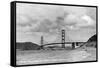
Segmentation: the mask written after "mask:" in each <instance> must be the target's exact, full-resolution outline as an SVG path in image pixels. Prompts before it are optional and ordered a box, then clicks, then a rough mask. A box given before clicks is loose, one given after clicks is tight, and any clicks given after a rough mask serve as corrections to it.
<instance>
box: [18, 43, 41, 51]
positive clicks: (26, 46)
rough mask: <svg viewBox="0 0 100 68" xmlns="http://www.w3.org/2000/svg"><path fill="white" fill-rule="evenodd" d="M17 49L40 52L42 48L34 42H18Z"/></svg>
mask: <svg viewBox="0 0 100 68" xmlns="http://www.w3.org/2000/svg"><path fill="white" fill-rule="evenodd" d="M16 49H20V50H38V49H40V46H39V45H38V44H35V43H32V42H17V43H16Z"/></svg>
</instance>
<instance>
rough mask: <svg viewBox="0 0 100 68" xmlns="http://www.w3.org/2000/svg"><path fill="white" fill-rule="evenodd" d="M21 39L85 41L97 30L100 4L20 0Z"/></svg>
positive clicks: (19, 35)
mask: <svg viewBox="0 0 100 68" xmlns="http://www.w3.org/2000/svg"><path fill="white" fill-rule="evenodd" d="M16 20H17V42H34V43H38V44H39V43H40V37H41V36H42V35H43V36H44V40H45V42H49V43H50V42H61V36H60V35H61V32H60V31H61V30H62V29H65V30H66V41H68V42H72V41H80V42H83V41H84V42H85V41H87V40H88V38H89V37H91V36H92V35H94V34H96V8H95V7H77V6H59V5H42V4H26V3H17V19H16Z"/></svg>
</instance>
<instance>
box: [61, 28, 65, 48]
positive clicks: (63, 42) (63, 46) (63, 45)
mask: <svg viewBox="0 0 100 68" xmlns="http://www.w3.org/2000/svg"><path fill="white" fill-rule="evenodd" d="M62 48H65V30H64V29H63V30H62Z"/></svg>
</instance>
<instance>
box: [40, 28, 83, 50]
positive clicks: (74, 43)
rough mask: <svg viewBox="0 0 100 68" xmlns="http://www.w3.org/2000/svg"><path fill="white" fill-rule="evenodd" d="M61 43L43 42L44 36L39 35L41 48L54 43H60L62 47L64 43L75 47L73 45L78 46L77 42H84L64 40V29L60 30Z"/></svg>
mask: <svg viewBox="0 0 100 68" xmlns="http://www.w3.org/2000/svg"><path fill="white" fill-rule="evenodd" d="M61 32H62V33H61V36H62V37H61V43H48V44H44V38H43V36H41V48H42V49H43V47H44V46H48V45H55V44H61V46H62V48H65V44H71V46H72V49H74V48H75V46H78V44H79V43H84V42H66V41H65V30H64V29H63V30H61Z"/></svg>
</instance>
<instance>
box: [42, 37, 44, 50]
mask: <svg viewBox="0 0 100 68" xmlns="http://www.w3.org/2000/svg"><path fill="white" fill-rule="evenodd" d="M43 41H44V40H43V36H41V49H43V44H44V43H43Z"/></svg>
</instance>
